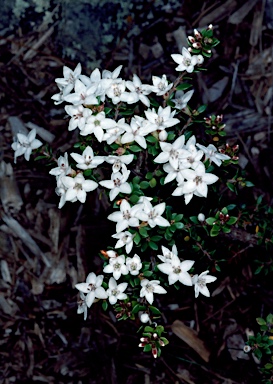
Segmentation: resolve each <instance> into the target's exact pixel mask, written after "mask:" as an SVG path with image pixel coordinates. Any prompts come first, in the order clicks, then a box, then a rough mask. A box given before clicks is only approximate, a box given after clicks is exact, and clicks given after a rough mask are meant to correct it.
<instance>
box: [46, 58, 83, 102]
mask: <svg viewBox="0 0 273 384" xmlns="http://www.w3.org/2000/svg"><path fill="white" fill-rule="evenodd" d="M81 71H82V66H81V63H78V64H77V66H76V68H75V69H74V71H72V69H70V68H68V67H67V66H64V67H63V76H64V77H62V78H57V79H55V82H56V83H57V85H58V87H59V88H60V89H62V92H63V94H64V95H68V94H69V93H70V92H71V91H72V89H73V88H74V86H75V81H76V80H77V79H78V78H79V77H80V74H81ZM52 98H53V97H52Z"/></svg>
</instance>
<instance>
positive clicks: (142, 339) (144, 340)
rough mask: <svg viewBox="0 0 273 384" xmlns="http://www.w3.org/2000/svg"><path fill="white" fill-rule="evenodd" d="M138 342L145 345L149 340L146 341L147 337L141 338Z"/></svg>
mask: <svg viewBox="0 0 273 384" xmlns="http://www.w3.org/2000/svg"><path fill="white" fill-rule="evenodd" d="M140 341H141V342H142V343H147V342H148V341H149V339H148V337H141V338H140Z"/></svg>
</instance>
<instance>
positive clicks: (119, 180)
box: [100, 169, 132, 201]
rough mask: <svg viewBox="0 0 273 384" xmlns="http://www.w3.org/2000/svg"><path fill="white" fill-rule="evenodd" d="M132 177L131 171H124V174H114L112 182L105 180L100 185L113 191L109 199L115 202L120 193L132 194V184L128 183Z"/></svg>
mask: <svg viewBox="0 0 273 384" xmlns="http://www.w3.org/2000/svg"><path fill="white" fill-rule="evenodd" d="M129 175H130V171H128V170H127V169H126V170H123V172H122V173H120V172H116V173H112V175H111V180H103V181H100V185H102V186H103V187H105V188H108V189H111V191H110V194H109V197H110V200H111V201H113V200H114V199H115V198H116V197H117V195H118V194H119V193H126V194H128V193H131V192H132V188H131V186H130V184H129V183H128V182H127V179H128V177H129Z"/></svg>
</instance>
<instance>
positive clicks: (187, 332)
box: [172, 320, 210, 362]
mask: <svg viewBox="0 0 273 384" xmlns="http://www.w3.org/2000/svg"><path fill="white" fill-rule="evenodd" d="M172 331H173V333H174V334H175V335H176V336H178V337H179V338H180V339H181V340H183V341H184V342H185V343H187V344H188V345H189V346H190V347H191V348H192V349H194V350H195V352H197V353H198V354H199V356H200V357H201V358H202V359H203V360H205V361H206V362H208V361H209V357H210V351H209V350H208V349H207V348H206V346H205V344H204V342H203V340H201V339H199V337H198V336H197V335H196V333H195V331H194V330H193V329H191V328H189V327H187V326H186V325H185V324H184V323H183V322H182V321H180V320H175V321H174V322H173V324H172Z"/></svg>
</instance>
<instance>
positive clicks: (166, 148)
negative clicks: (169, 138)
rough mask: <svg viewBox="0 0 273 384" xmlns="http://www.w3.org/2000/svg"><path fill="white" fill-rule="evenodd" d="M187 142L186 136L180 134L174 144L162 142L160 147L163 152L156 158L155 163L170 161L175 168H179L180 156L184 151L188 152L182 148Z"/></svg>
mask: <svg viewBox="0 0 273 384" xmlns="http://www.w3.org/2000/svg"><path fill="white" fill-rule="evenodd" d="M184 143H185V136H184V135H182V136H179V137H178V138H177V139H176V140H175V141H174V142H173V143H172V144H170V143H164V142H163V143H162V142H160V143H159V145H160V148H161V149H162V152H161V153H160V154H159V155H158V156H157V157H156V158H155V159H154V162H155V163H167V161H169V163H170V164H171V166H172V167H173V168H174V169H177V167H178V163H179V158H181V156H182V155H183V152H187V151H186V150H184V149H182V148H183V146H184Z"/></svg>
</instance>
